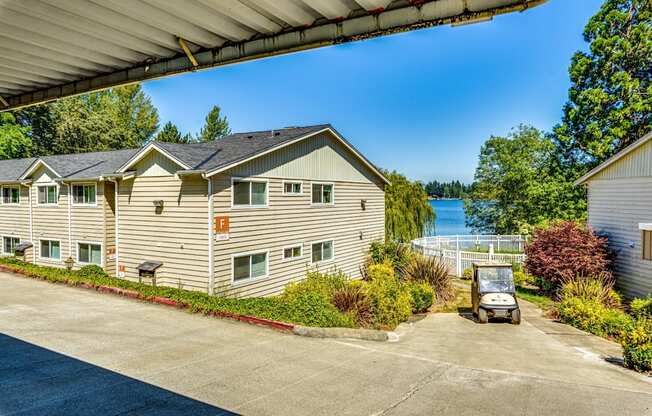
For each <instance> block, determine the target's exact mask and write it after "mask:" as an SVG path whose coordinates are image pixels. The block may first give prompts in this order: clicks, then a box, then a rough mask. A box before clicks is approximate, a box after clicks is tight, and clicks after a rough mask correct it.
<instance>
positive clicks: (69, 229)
mask: <svg viewBox="0 0 652 416" xmlns="http://www.w3.org/2000/svg"><path fill="white" fill-rule="evenodd" d="M66 185H67V186H68V257H69V258H72V186H71V185H70V183H67V184H66Z"/></svg>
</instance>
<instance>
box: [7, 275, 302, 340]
mask: <svg viewBox="0 0 652 416" xmlns="http://www.w3.org/2000/svg"><path fill="white" fill-rule="evenodd" d="M0 272H6V273H12V274H15V275H18V276H22V277H27V278H31V279H38V280H42V281H46V282H49V283H60V284H64V285H66V286H69V287H77V288H81V289H88V290H94V291H96V292H100V293H107V294H110V295H117V296H122V297H126V298H129V299H136V300H140V301H144V302H149V303H155V304H158V305H163V306H170V307H174V308H177V309H186V310H190V307H189V306H188V305H186V304H185V303H183V302H178V301H176V300H173V299H170V298H165V297H162V296H153V297H147V296H143V295H141V294H140V293H138V292H136V291H135V290H129V289H122V288H119V287H112V286H97V285H93V284H90V283H80V284H71V283H70V282H63V281H62V282H50V281H48V280H47V279H43V278H41V277H39V276H34V275H31V274H29V273H25V272H23V271H21V270H16V269H13V268H11V267H9V266H5V265H0ZM203 314H204V315H206V316H213V317H216V318H226V319H231V320H235V321H240V322H244V323H247V324H249V325H256V326H262V327H266V328H270V329H274V330H276V331H280V332H286V333H288V332H293V330H294V328H295V325H294V324H288V323H286V322H279V321H273V320H271V319H265V318H258V317H255V316H248V315H240V314H237V313H232V312H220V311H210V312H203Z"/></svg>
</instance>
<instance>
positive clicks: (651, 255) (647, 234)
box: [641, 230, 652, 260]
mask: <svg viewBox="0 0 652 416" xmlns="http://www.w3.org/2000/svg"><path fill="white" fill-rule="evenodd" d="M641 237H642V238H641V240H642V241H643V244H642V246H643V260H652V231H650V230H643V231H642V232H641Z"/></svg>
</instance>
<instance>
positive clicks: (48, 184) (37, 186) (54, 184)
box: [36, 182, 61, 241]
mask: <svg viewBox="0 0 652 416" xmlns="http://www.w3.org/2000/svg"><path fill="white" fill-rule="evenodd" d="M50 186H54V187H55V188H56V190H57V195H56V202H54V203H51V202H45V203H41V202H40V201H39V198H38V193H39V188H43V187H50ZM59 191H60V188H59V184H58V183H56V182H55V183H51V182H50V183H37V184H36V205H37V206H41V207H56V206H59V197H60V196H61V195H60V194H59ZM45 199H46V201H47V192H46V198H45ZM53 241H56V240H53Z"/></svg>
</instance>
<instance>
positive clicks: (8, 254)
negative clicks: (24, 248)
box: [0, 234, 21, 256]
mask: <svg viewBox="0 0 652 416" xmlns="http://www.w3.org/2000/svg"><path fill="white" fill-rule="evenodd" d="M0 238H2V252H0V256H13V255H14V253H7V252H6V251H5V249H6V247H5V238H16V239H18V245H20V241H21V238H20V237H17V236H15V235H7V234H3V235H0Z"/></svg>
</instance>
